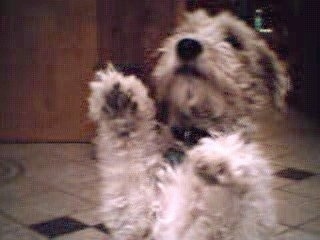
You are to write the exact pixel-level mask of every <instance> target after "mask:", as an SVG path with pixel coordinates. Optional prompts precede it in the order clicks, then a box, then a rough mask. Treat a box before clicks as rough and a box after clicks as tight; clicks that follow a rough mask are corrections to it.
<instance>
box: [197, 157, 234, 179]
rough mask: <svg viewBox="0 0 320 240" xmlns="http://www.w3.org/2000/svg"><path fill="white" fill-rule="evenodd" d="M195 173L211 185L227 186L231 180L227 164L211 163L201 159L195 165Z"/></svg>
mask: <svg viewBox="0 0 320 240" xmlns="http://www.w3.org/2000/svg"><path fill="white" fill-rule="evenodd" d="M195 169H196V173H197V174H198V176H200V177H202V178H203V179H204V180H206V181H207V182H210V183H212V184H218V183H220V184H227V183H229V182H230V180H231V173H230V167H229V166H228V164H227V163H225V162H221V163H212V162H209V161H205V160H203V159H201V160H199V161H197V162H196V164H195Z"/></svg>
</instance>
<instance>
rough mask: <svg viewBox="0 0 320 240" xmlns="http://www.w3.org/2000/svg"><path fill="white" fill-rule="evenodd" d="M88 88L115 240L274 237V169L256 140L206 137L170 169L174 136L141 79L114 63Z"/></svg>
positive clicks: (107, 218)
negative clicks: (125, 73)
mask: <svg viewBox="0 0 320 240" xmlns="http://www.w3.org/2000/svg"><path fill="white" fill-rule="evenodd" d="M90 87H91V90H92V93H91V96H90V98H89V107H90V108H89V109H90V112H89V115H90V117H91V119H93V120H94V121H96V122H97V124H98V137H97V139H96V143H97V157H98V160H99V164H100V169H101V175H102V177H103V179H104V181H103V182H104V184H105V185H104V186H103V187H102V189H101V195H102V197H103V209H102V210H103V212H105V219H104V222H105V224H106V226H107V227H108V228H109V229H110V232H111V236H110V237H111V239H113V240H139V239H140V240H142V239H153V240H193V239H199V240H212V239H220V240H227V239H237V240H240V239H242V240H256V239H268V237H269V236H270V230H271V228H272V225H273V223H274V213H273V206H272V199H271V198H270V192H269V189H270V188H269V186H268V184H269V178H270V174H269V168H268V166H267V163H266V161H265V160H264V159H263V158H262V157H261V155H260V154H259V152H258V150H257V148H256V146H254V145H252V144H247V143H245V142H244V141H243V140H241V137H240V136H238V135H237V134H232V135H226V136H221V137H218V138H216V139H212V138H205V139H202V140H201V141H200V143H199V144H198V145H196V146H195V147H193V148H191V149H190V150H188V151H187V152H186V159H185V161H184V162H183V163H182V164H181V165H178V166H176V167H175V168H172V167H171V166H170V165H169V164H167V163H166V161H165V160H164V158H163V157H162V155H163V153H164V151H165V149H166V148H167V142H170V141H167V139H169V138H168V137H167V136H163V135H162V134H159V127H158V123H157V122H156V121H155V119H154V116H155V108H154V103H153V101H152V99H150V98H149V97H148V94H147V89H146V87H144V86H143V84H142V83H141V82H140V81H139V80H138V79H137V78H136V77H134V76H129V77H124V76H123V75H122V74H121V73H118V72H116V71H115V70H113V69H110V68H109V69H107V70H101V71H98V72H97V73H96V79H95V81H93V82H91V83H90ZM164 132H165V131H164ZM165 135H166V134H165Z"/></svg>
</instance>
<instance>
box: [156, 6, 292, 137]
mask: <svg viewBox="0 0 320 240" xmlns="http://www.w3.org/2000/svg"><path fill="white" fill-rule="evenodd" d="M153 77H154V79H153V81H154V83H153V85H154V86H155V89H156V93H157V95H156V96H157V101H158V102H160V103H164V104H165V108H168V109H167V110H168V119H167V120H168V122H169V124H170V125H171V126H174V125H179V126H187V127H190V126H193V127H199V128H203V129H206V130H209V131H210V132H211V133H212V134H218V135H219V134H221V133H228V132H229V133H230V132H234V131H235V130H239V129H240V130H244V131H248V132H250V131H251V130H252V129H253V128H254V126H255V124H257V123H258V121H257V117H258V116H259V114H261V113H265V112H266V111H270V110H272V109H280V110H284V109H285V107H286V106H285V98H286V94H287V91H288V90H289V87H290V83H289V79H288V76H287V73H286V70H285V68H284V67H283V65H282V64H281V63H280V61H279V60H278V58H277V57H276V55H275V54H274V53H273V52H272V51H271V50H270V49H269V47H268V46H267V44H266V43H265V41H264V40H262V38H261V37H259V36H258V33H257V32H256V31H254V30H253V29H252V28H250V27H249V26H247V25H246V24H245V23H244V22H242V21H240V20H239V19H237V18H236V17H234V16H232V15H231V14H229V13H221V14H219V15H217V16H215V17H209V16H208V15H207V14H206V12H204V11H202V10H199V11H196V12H194V13H192V14H188V15H186V18H185V21H184V22H182V24H181V25H180V26H178V28H177V29H176V30H175V32H174V34H173V35H172V36H170V37H169V38H168V39H166V40H165V42H164V44H163V47H162V48H161V49H160V51H159V61H158V63H157V65H156V67H155V69H154V72H153ZM269 114H272V112H270V113H269Z"/></svg>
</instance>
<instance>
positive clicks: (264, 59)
mask: <svg viewBox="0 0 320 240" xmlns="http://www.w3.org/2000/svg"><path fill="white" fill-rule="evenodd" d="M257 51H258V56H259V58H258V62H257V63H258V65H259V68H260V71H261V72H260V74H262V76H261V77H262V78H263V79H264V81H265V84H266V86H267V87H268V89H269V90H270V92H272V94H273V101H274V104H275V106H276V107H277V108H278V109H279V110H281V111H285V110H286V97H287V94H288V91H289V90H290V87H291V84H290V77H289V74H288V72H287V70H286V66H285V65H284V63H282V62H281V61H280V60H279V58H278V57H277V55H276V54H275V53H274V52H273V51H272V50H271V49H270V48H269V47H268V46H267V44H265V43H263V44H261V45H260V46H258V47H257Z"/></svg>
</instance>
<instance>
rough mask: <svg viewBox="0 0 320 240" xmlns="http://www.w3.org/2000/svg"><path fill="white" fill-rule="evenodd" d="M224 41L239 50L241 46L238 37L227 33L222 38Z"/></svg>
mask: <svg viewBox="0 0 320 240" xmlns="http://www.w3.org/2000/svg"><path fill="white" fill-rule="evenodd" d="M224 40H225V41H226V42H228V43H230V44H231V45H232V46H233V47H234V48H235V49H238V50H241V49H243V46H242V44H241V42H240V41H239V39H238V38H237V37H236V36H234V35H229V36H227V37H226V38H225V39H224Z"/></svg>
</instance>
